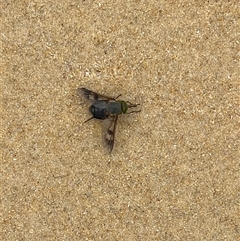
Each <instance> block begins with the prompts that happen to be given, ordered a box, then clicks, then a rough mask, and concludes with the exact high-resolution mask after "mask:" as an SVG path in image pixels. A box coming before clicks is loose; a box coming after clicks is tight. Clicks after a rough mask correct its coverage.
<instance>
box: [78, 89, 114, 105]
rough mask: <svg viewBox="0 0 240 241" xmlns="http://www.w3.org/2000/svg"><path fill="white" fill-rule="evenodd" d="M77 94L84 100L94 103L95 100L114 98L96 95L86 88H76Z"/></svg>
mask: <svg viewBox="0 0 240 241" xmlns="http://www.w3.org/2000/svg"><path fill="white" fill-rule="evenodd" d="M77 93H78V95H80V96H83V97H84V98H85V99H87V100H89V101H92V102H93V101H96V100H115V99H116V98H113V97H108V96H105V95H101V94H98V93H96V92H94V91H92V90H89V89H86V88H78V89H77Z"/></svg>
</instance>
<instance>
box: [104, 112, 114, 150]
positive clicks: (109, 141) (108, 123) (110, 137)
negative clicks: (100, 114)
mask: <svg viewBox="0 0 240 241" xmlns="http://www.w3.org/2000/svg"><path fill="white" fill-rule="evenodd" d="M117 120H118V115H115V116H111V117H109V118H107V119H105V120H104V121H103V127H102V137H103V141H104V144H105V146H106V147H107V149H108V151H109V153H110V152H111V151H112V149H113V146H114V140H115V132H116V126H117Z"/></svg>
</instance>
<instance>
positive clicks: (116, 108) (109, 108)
mask: <svg viewBox="0 0 240 241" xmlns="http://www.w3.org/2000/svg"><path fill="white" fill-rule="evenodd" d="M77 92H78V95H80V96H83V97H84V98H85V99H87V100H89V101H90V102H91V103H92V105H91V106H90V107H89V111H90V113H91V114H92V117H91V118H89V119H88V120H86V121H85V122H84V123H86V122H88V121H90V120H92V119H94V118H95V119H100V120H103V127H102V134H103V139H104V142H105V144H106V146H107V149H108V151H109V153H110V152H111V151H112V149H113V146H114V139H115V132H116V126H117V120H118V115H120V114H130V113H137V112H140V111H141V110H133V111H131V112H127V111H128V109H129V108H133V107H137V106H138V105H139V104H132V103H131V102H130V101H124V100H117V99H118V98H119V97H120V96H121V94H120V95H118V96H117V97H115V98H114V97H108V96H106V95H102V94H98V93H96V92H94V91H92V90H88V89H86V88H78V90H77Z"/></svg>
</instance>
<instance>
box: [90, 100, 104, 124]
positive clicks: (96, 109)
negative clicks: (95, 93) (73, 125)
mask: <svg viewBox="0 0 240 241" xmlns="http://www.w3.org/2000/svg"><path fill="white" fill-rule="evenodd" d="M89 111H90V112H91V113H92V115H93V117H94V118H97V119H102V120H104V119H106V118H107V117H108V116H109V114H108V112H107V109H106V102H105V101H96V102H95V103H94V104H93V105H91V106H90V108H89Z"/></svg>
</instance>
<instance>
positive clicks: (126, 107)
mask: <svg viewBox="0 0 240 241" xmlns="http://www.w3.org/2000/svg"><path fill="white" fill-rule="evenodd" d="M121 105H122V112H123V113H126V112H127V110H128V105H127V103H126V102H125V101H121Z"/></svg>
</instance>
